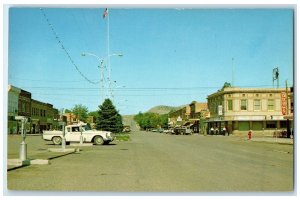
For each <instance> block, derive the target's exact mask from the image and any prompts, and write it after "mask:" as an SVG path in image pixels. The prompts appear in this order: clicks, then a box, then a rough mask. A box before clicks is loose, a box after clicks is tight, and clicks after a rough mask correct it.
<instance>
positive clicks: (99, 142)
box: [94, 136, 104, 145]
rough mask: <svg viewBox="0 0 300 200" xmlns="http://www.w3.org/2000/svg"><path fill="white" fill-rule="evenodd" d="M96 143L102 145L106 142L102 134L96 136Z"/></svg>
mask: <svg viewBox="0 0 300 200" xmlns="http://www.w3.org/2000/svg"><path fill="white" fill-rule="evenodd" d="M94 144H96V145H102V144H104V140H103V138H102V137H101V136H96V137H95V138H94Z"/></svg>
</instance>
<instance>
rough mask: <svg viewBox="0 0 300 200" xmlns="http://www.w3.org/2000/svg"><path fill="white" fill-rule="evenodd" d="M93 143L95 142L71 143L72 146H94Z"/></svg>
mask: <svg viewBox="0 0 300 200" xmlns="http://www.w3.org/2000/svg"><path fill="white" fill-rule="evenodd" d="M93 145H94V144H93V143H83V144H80V143H70V146H73V147H86V146H93Z"/></svg>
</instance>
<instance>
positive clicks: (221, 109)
mask: <svg viewBox="0 0 300 200" xmlns="http://www.w3.org/2000/svg"><path fill="white" fill-rule="evenodd" d="M218 115H223V106H222V105H218Z"/></svg>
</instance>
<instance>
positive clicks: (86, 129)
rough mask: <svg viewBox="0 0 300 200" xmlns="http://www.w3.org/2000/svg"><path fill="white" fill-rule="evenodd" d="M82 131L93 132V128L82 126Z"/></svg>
mask: <svg viewBox="0 0 300 200" xmlns="http://www.w3.org/2000/svg"><path fill="white" fill-rule="evenodd" d="M82 129H83V130H85V131H89V130H91V128H90V127H89V126H88V125H85V126H82Z"/></svg>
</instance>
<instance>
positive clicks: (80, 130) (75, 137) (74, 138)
mask: <svg viewBox="0 0 300 200" xmlns="http://www.w3.org/2000/svg"><path fill="white" fill-rule="evenodd" d="M81 136H82V138H83V142H93V143H94V144H96V145H102V144H108V143H110V142H112V141H113V140H114V136H113V134H112V133H111V132H110V131H97V130H90V129H89V127H87V126H86V125H84V126H82V125H68V126H66V127H65V139H66V142H80V137H81ZM42 137H43V139H44V140H47V141H52V142H53V144H55V145H60V144H61V142H62V138H63V131H44V132H43V136H42Z"/></svg>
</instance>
